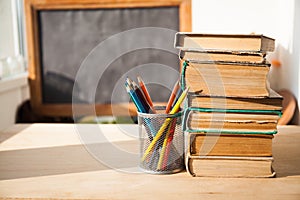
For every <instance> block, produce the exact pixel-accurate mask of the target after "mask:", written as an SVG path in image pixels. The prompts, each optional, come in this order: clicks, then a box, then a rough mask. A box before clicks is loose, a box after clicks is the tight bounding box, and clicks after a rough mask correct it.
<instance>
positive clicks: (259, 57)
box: [179, 50, 267, 64]
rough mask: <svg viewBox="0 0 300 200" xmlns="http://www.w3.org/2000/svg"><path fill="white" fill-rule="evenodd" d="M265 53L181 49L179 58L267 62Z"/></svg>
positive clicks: (184, 59)
mask: <svg viewBox="0 0 300 200" xmlns="http://www.w3.org/2000/svg"><path fill="white" fill-rule="evenodd" d="M265 55H266V54H264V53H239V52H224V51H223V52H214V51H197V50H190V51H185V50H180V52H179V58H180V59H181V60H183V61H189V62H205V61H214V62H219V63H220V62H233V63H252V64H264V63H267V60H266V58H265Z"/></svg>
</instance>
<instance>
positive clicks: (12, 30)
mask: <svg viewBox="0 0 300 200" xmlns="http://www.w3.org/2000/svg"><path fill="white" fill-rule="evenodd" d="M23 9H24V8H23V1H22V0H0V130H2V129H5V128H7V127H9V126H11V125H12V124H14V123H16V119H17V113H18V109H19V108H20V106H21V105H22V104H23V105H24V102H28V100H29V99H30V92H29V85H28V73H27V69H28V66H27V61H28V58H27V52H26V39H25V38H26V35H25V32H26V31H25V16H24V10H23ZM192 31H193V32H201V33H233V34H239V33H240V34H249V33H256V34H264V35H266V36H269V37H272V38H274V39H276V49H275V52H273V53H270V54H269V55H268V60H269V61H270V62H271V64H272V66H271V71H270V74H269V82H270V85H271V88H272V89H274V90H276V91H283V89H285V91H288V98H289V99H292V100H293V99H294V102H295V103H297V104H295V105H294V108H293V113H292V114H291V119H290V121H289V124H300V121H299V107H298V105H299V103H300V100H299V99H300V98H299V95H300V78H299V77H300V38H299V35H300V1H298V0H244V1H239V0H223V1H220V0H192ZM175 79H176V78H175ZM287 103H290V102H287ZM25 108H26V107H25ZM54 121H55V120H54ZM66 121H68V120H66Z"/></svg>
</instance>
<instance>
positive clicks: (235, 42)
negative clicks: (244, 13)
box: [175, 32, 275, 52]
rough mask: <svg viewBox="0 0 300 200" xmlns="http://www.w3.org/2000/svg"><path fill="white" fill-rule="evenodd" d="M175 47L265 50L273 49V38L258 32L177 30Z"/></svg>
mask: <svg viewBox="0 0 300 200" xmlns="http://www.w3.org/2000/svg"><path fill="white" fill-rule="evenodd" d="M175 47H176V48H179V49H184V50H199V49H200V50H209V51H228V52H232V51H239V52H266V51H274V47H275V40H274V39H272V38H270V37H266V36H264V35H259V34H245V35H242V34H203V33H184V32H178V33H177V34H176V36H175Z"/></svg>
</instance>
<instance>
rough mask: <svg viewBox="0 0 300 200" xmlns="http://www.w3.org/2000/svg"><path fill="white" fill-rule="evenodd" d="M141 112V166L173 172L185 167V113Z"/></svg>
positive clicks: (158, 172) (160, 108) (158, 108)
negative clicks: (183, 120) (183, 115)
mask: <svg viewBox="0 0 300 200" xmlns="http://www.w3.org/2000/svg"><path fill="white" fill-rule="evenodd" d="M156 110H157V113H158V114H146V113H138V123H139V135H140V168H141V169H142V170H143V171H145V172H147V173H152V174H170V173H176V172H179V171H182V170H183V169H184V157H183V155H184V137H183V131H182V114H183V112H182V111H180V112H178V113H176V114H173V115H169V114H159V113H164V107H157V108H156Z"/></svg>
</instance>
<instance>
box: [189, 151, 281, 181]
mask: <svg viewBox="0 0 300 200" xmlns="http://www.w3.org/2000/svg"><path fill="white" fill-rule="evenodd" d="M272 161H273V158H272V157H231V156H188V157H187V159H186V168H187V171H188V172H189V173H190V174H191V175H192V176H205V177H245V178H246V177H251V178H256V177H274V176H275V172H274V170H273V169H272Z"/></svg>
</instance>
